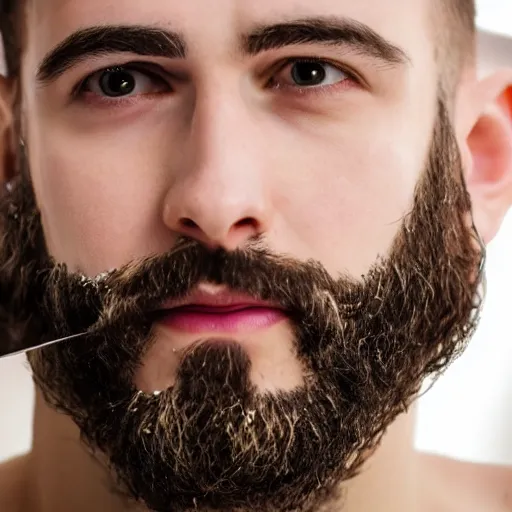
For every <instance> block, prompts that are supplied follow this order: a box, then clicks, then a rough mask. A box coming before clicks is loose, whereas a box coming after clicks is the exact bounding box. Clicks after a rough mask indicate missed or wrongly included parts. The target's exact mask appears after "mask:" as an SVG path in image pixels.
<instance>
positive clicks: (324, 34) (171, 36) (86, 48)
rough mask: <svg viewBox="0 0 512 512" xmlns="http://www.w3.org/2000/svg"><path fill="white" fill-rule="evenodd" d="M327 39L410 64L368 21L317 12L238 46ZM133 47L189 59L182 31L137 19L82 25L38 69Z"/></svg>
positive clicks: (43, 72)
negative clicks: (136, 21)
mask: <svg viewBox="0 0 512 512" xmlns="http://www.w3.org/2000/svg"><path fill="white" fill-rule="evenodd" d="M315 43H316V44H323V45H328V46H339V47H344V48H351V49H352V50H354V51H356V52H358V53H360V54H363V55H366V56H368V57H371V58H373V59H377V60H379V61H381V62H383V63H385V64H387V65H392V66H397V65H405V64H408V63H410V62H411V59H410V57H409V56H408V55H407V53H406V52H405V51H404V50H403V49H402V48H400V47H398V46H396V45H394V44H392V43H391V42H390V41H387V40H386V39H385V38H384V37H382V36H381V35H379V34H378V33H377V32H375V31H374V30H373V29H372V28H370V27H369V26H367V25H365V24H363V23H360V22H358V21H356V20H352V19H349V18H339V17H314V18H302V19H299V20H292V21H287V22H284V23H278V24H266V25H259V26H257V27H256V28H254V29H253V30H252V31H251V32H250V33H248V34H245V35H242V36H241V38H240V45H239V50H240V53H242V54H245V55H251V56H254V55H257V54H259V53H262V52H264V51H268V50H277V49H280V48H284V47H287V46H292V45H301V44H315ZM109 53H133V54H136V55H141V56H149V57H165V58H170V59H185V58H186V56H187V44H186V42H185V39H184V37H183V36H182V35H181V34H179V33H178V32H174V31H171V30H166V29H163V28H157V27H151V26H138V25H127V26H124V25H105V26H94V27H89V28H85V29H81V30H78V31H76V32H74V33H73V34H71V35H70V36H69V37H67V38H66V39H64V40H63V41H62V42H61V43H59V44H58V45H57V46H56V47H55V48H54V49H52V50H51V51H50V52H48V54H47V55H46V56H45V57H44V58H43V60H42V62H41V64H40V66H39V68H38V72H37V80H38V82H39V83H40V84H41V85H47V84H48V83H50V82H52V81H54V80H56V79H57V78H58V77H59V76H60V75H62V74H63V73H65V72H66V71H67V70H69V69H70V68H72V67H73V66H75V65H76V64H78V63H79V62H81V61H83V60H84V59H86V58H87V57H91V56H100V55H105V54H109Z"/></svg>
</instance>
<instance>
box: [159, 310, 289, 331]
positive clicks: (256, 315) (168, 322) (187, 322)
mask: <svg viewBox="0 0 512 512" xmlns="http://www.w3.org/2000/svg"><path fill="white" fill-rule="evenodd" d="M285 318H286V315H285V314H284V313H283V311H280V310H279V309H274V308H266V307H247V308H243V309H238V310H234V311H222V310H220V308H219V310H218V311H216V310H215V308H205V309H204V310H202V309H201V308H194V309H191V310H187V309H186V308H178V309H176V310H171V311H169V312H168V313H166V314H164V315H163V316H162V317H161V318H160V319H159V321H160V323H162V324H163V325H165V326H167V327H171V328H173V329H176V330H179V331H185V332H188V333H192V334H199V333H204V332H223V333H236V332H249V331H255V330H258V329H264V328H268V327H271V326H272V325H274V324H276V323H278V322H280V321H282V320H284V319H285Z"/></svg>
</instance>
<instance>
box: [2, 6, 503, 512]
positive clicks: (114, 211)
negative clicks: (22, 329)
mask: <svg viewBox="0 0 512 512" xmlns="http://www.w3.org/2000/svg"><path fill="white" fill-rule="evenodd" d="M429 6H430V2H429V1H427V0H414V1H411V0H395V1H394V2H393V3H392V5H388V4H383V3H382V2H379V1H377V0H364V1H360V2H357V3H356V2H349V1H348V0H319V1H317V2H314V3H313V4H312V3H311V2H307V1H306V0H297V1H294V2H292V1H291V0H282V1H280V2H279V3H278V5H276V3H275V2H271V1H267V0H262V1H259V2H258V3H257V4H256V3H254V2H249V1H243V2H235V1H233V0H220V1H217V2H215V3H212V2H207V1H203V0H194V1H188V2H169V1H164V0H155V1H153V2H151V3H150V4H148V5H145V4H142V3H141V2H137V1H136V0H120V1H118V2H115V3H110V4H109V3H104V2H101V1H92V0H91V1H88V2H79V1H77V0H45V1H43V0H34V1H33V2H32V4H31V5H30V6H29V8H28V10H27V40H26V50H25V53H24V56H23V66H22V106H23V110H22V124H23V137H24V139H25V140H26V141H27V146H28V147H29V152H28V153H29V154H28V157H29V161H30V166H31V172H32V179H33V182H34V186H35V190H36V194H37V199H38V203H39V205H40V208H41V212H42V221H43V226H44V230H45V235H46V240H47V243H48V248H49V251H50V253H51V254H52V255H53V256H54V257H55V258H56V259H57V260H58V261H63V262H66V263H67V264H68V265H69V267H70V268H71V269H73V270H80V271H82V272H84V273H85V274H87V275H91V276H92V275H95V274H98V273H100V272H103V271H105V270H107V269H110V268H113V267H118V266H120V265H122V264H124V263H126V262H128V261H130V260H132V259H134V258H140V257H143V256H146V255H148V254H150V253H161V252H165V251H167V250H169V248H170V247H172V246H173V245H174V244H175V242H176V240H177V239H178V237H179V236H180V235H187V236H189V237H192V238H194V239H196V240H198V241H200V242H202V243H204V244H206V245H210V246H212V247H215V246H221V247H224V248H226V249H234V248H237V247H241V246H243V245H244V244H245V243H247V241H248V240H249V239H250V238H252V237H254V236H255V235H263V236H264V237H265V240H266V242H267V243H268V245H269V246H270V247H271V248H272V249H273V250H275V251H278V252H284V253H287V254H291V255H292V256H293V257H295V258H298V259H301V260H306V259H308V258H314V259H317V260H320V261H321V262H322V263H323V264H324V266H325V267H326V268H327V269H328V271H329V272H330V273H331V274H332V275H336V274H337V273H339V272H345V271H346V272H348V273H349V274H351V275H354V276H358V275H360V274H362V273H364V272H366V271H367V270H368V269H369V267H370V265H371V264H372V263H373V262H374V261H375V259H376V258H377V256H378V255H379V254H385V253H386V252H387V251H388V249H389V246H390V244H391V242H392V240H393V237H394V236H395V234H396V231H397V226H398V221H399V220H400V219H401V218H402V216H403V215H404V213H406V212H407V210H408V208H409V206H410V203H411V199H412V195H413V191H414V187H415V185H416V183H417V181H418V177H419V174H420V172H421V171H422V170H423V168H424V164H425V158H426V155H427V151H428V147H429V140H430V136H431V133H432V129H433V125H434V122H435V106H436V98H437V96H436V95H437V83H438V78H439V69H438V65H437V63H436V60H435V52H434V45H433V42H432V29H431V27H430V25H429V20H430V12H429ZM333 14H336V15H339V16H347V17H349V18H353V19H355V20H358V21H360V22H363V23H365V24H367V25H369V26H370V27H371V28H372V29H374V30H375V31H377V32H378V33H379V34H380V35H382V36H383V37H385V38H386V39H388V40H390V41H391V42H392V43H393V44H395V45H397V46H400V47H401V48H403V49H404V50H405V51H406V52H407V54H408V55H409V58H410V61H411V64H409V65H407V66H402V67H400V66H398V67H390V66H387V67H384V66H382V65H379V64H376V63H375V62H374V61H372V60H371V59H369V58H367V57H361V56H360V55H357V54H355V53H353V52H352V53H351V52H347V53H345V52H340V50H339V49H335V48H324V47H321V46H320V45H309V44H306V45H301V46H296V47H290V48H284V49H281V50H278V51H270V52H267V53H263V54H261V55H258V56H256V57H244V58H241V57H238V56H237V55H236V54H235V53H234V49H235V44H236V38H237V36H238V34H239V33H240V32H245V31H248V30H250V29H251V28H252V27H253V26H254V25H255V24H259V23H262V22H272V23H275V22H281V21H283V20H287V19H290V18H300V17H303V16H321V15H333ZM155 20H159V23H160V25H161V26H163V27H165V28H168V26H169V25H172V27H173V28H176V29H178V30H179V31H180V32H181V33H182V34H183V35H184V37H185V38H186V40H187V42H188V44H189V46H190V55H189V57H188V58H187V59H186V60H182V61H172V60H170V59H165V58H147V59H142V60H147V61H148V62H151V63H155V64H158V65H160V66H162V67H163V68H164V69H165V70H167V71H168V72H169V73H174V74H177V73H179V74H180V76H182V77H183V80H180V81H174V80H172V79H171V80H169V83H170V85H172V86H174V87H175V92H174V93H172V94H170V93H163V92H162V90H161V86H159V85H158V83H157V84H151V82H146V83H148V87H149V89H148V90H147V91H145V92H157V91H158V92H159V94H152V95H150V94H147V95H142V94H141V95H140V96H137V97H136V98H135V99H134V101H133V103H130V104H128V103H125V104H124V105H120V106H118V107H114V105H113V104H111V105H110V106H108V107H107V106H106V105H104V104H101V103H100V102H99V101H98V99H97V98H95V97H93V95H91V94H88V95H85V96H83V97H82V98H81V99H78V98H76V99H74V100H71V98H70V93H71V90H72V88H73V87H74V86H75V85H76V84H77V83H78V82H80V81H81V80H82V79H84V78H85V77H86V76H87V75H89V74H91V73H94V72H95V71H98V70H100V69H102V68H105V67H109V66H112V65H119V64H123V63H126V62H130V60H132V58H133V56H132V57H130V56H129V55H128V56H127V55H108V56H103V57H101V58H95V59H88V60H86V61H84V62H82V63H81V64H80V65H78V66H76V67H74V68H73V69H71V70H69V71H68V72H66V73H65V74H63V75H62V76H61V77H60V78H59V79H58V80H57V81H55V82H54V83H52V84H51V85H49V86H48V87H37V84H36V81H35V78H34V77H35V72H36V69H37V66H38V65H39V63H40V62H41V60H42V59H43V58H44V56H45V54H46V53H47V52H48V51H49V50H50V49H51V48H52V47H54V46H55V45H56V44H58V43H59V42H60V41H61V40H63V39H64V38H66V37H67V36H68V35H69V34H70V33H72V32H73V31H74V30H77V29H78V28H83V27H86V26H90V25H98V24H102V23H110V24H135V23H136V24H148V25H151V24H154V23H155ZM311 56H317V57H321V58H322V59H325V60H327V61H329V62H332V63H333V64H335V65H337V64H339V65H341V66H348V67H349V69H353V70H355V71H356V72H357V73H358V74H360V75H362V76H363V77H364V79H365V83H366V85H364V86H363V85H361V84H358V83H356V82H354V81H352V80H350V79H349V80H346V81H344V82H343V83H338V85H337V86H332V87H330V88H328V87H324V88H323V90H322V92H321V93H320V94H315V93H314V92H309V93H307V94H304V95H300V94H298V93H297V92H296V91H294V89H293V85H291V82H290V76H289V67H288V68H285V67H283V68H282V69H280V71H279V72H278V73H276V74H274V76H275V78H276V80H279V81H280V83H282V84H283V86H282V87H281V88H280V89H277V90H269V89H268V88H265V86H264V81H263V80H262V79H261V78H260V79H258V73H261V72H263V73H264V74H265V73H266V75H265V76H267V77H268V76H269V73H270V71H269V70H270V69H271V68H272V66H273V65H275V64H276V63H278V62H280V61H282V60H283V59H285V58H289V57H311ZM137 60H141V58H140V57H137ZM213 63H215V65H214V66H213V65H212V64H213ZM330 69H332V72H333V73H334V74H333V75H332V76H334V80H333V81H338V80H340V79H341V78H343V76H342V75H339V73H338V74H337V72H336V71H335V68H330ZM287 70H288V73H287V72H286V71H287ZM511 83H512V74H511V73H510V72H509V71H506V70H504V71H500V72H498V73H496V74H494V75H493V76H491V77H489V78H486V79H485V80H483V81H480V82H478V81H476V78H475V77H474V73H473V72H472V70H471V69H467V70H466V72H465V73H464V76H463V80H462V82H461V84H460V86H459V87H458V88H457V91H456V95H455V100H454V103H453V105H452V106H453V119H452V122H453V125H454V127H455V129H456V133H457V137H458V142H459V147H460V150H461V153H462V156H463V161H464V167H465V169H466V181H467V185H468V190H469V192H470V194H471V198H472V201H473V213H474V218H475V222H476V225H477V228H478V230H479V232H480V234H481V235H482V237H483V239H484V241H485V242H486V243H488V242H489V241H491V240H492V238H493V237H494V235H495V234H496V232H497V230H498V229H499V226H500V224H501V221H502V219H503V216H504V214H505V213H506V211H507V209H508V208H509V206H510V204H511V203H512V142H511V141H512V122H511V121H512V114H511V113H512V99H511V94H510V84H511ZM285 84H288V85H287V86H286V85H285ZM1 85H2V87H1V90H2V98H3V102H2V112H3V120H4V127H5V137H4V150H5V151H6V152H8V151H9V150H10V149H11V150H12V147H11V140H12V130H10V128H11V120H12V116H11V114H10V107H11V106H12V97H13V94H12V91H13V89H14V88H15V84H14V83H12V82H9V81H7V80H4V81H2V84H1ZM317 90H318V89H317ZM412 121H413V122H412ZM226 134H229V136H226ZM268 148H272V149H271V151H269V149H268ZM299 148H300V150H299ZM312 169H314V170H315V171H314V172H312V171H311V170H312ZM184 219H191V220H193V222H194V224H193V227H191V224H190V223H186V222H183V220H184ZM242 220H243V222H241V221H242ZM333 224H334V225H335V226H336V229H333V228H332V226H333ZM362 234H364V236H362ZM112 240H116V243H115V244H114V243H112ZM348 248H349V249H348ZM172 334H173V335H172V340H173V341H172V344H171V343H170V342H169V338H170V337H171V336H170V333H169V332H164V331H162V332H160V333H159V339H160V341H161V342H160V343H156V344H155V347H154V350H153V351H152V352H150V353H149V355H148V357H147V359H146V360H145V361H144V365H143V367H142V369H141V370H140V372H139V374H138V377H137V380H138V385H139V386H140V387H141V388H147V389H160V388H161V387H163V386H168V385H170V384H171V383H172V382H173V372H172V371H169V367H170V366H169V364H166V361H169V360H170V359H171V354H170V352H172V348H176V347H182V346H184V345H187V344H188V343H190V342H191V341H193V340H190V339H188V338H187V336H186V335H183V334H177V333H172ZM166 339H167V341H166ZM245 339H246V340H247V339H249V341H248V342H247V341H246V343H247V345H248V347H249V348H248V353H249V356H250V358H251V362H252V364H253V375H252V379H253V381H254V382H255V384H256V385H257V386H258V387H259V388H260V389H261V390H269V391H274V390H276V389H292V388H293V387H295V386H297V385H298V384H299V383H300V376H301V372H300V367H299V366H298V362H297V361H296V359H295V358H294V357H293V355H292V351H291V334H290V330H289V326H288V325H287V324H286V323H282V324H278V325H275V326H274V327H272V328H270V329H268V330H267V331H266V332H264V333H263V334H262V333H259V335H258V344H254V345H251V343H250V341H251V340H250V336H249V338H247V337H245ZM173 344H174V345H173ZM35 418H36V419H35V442H34V451H33V454H32V455H31V456H30V457H31V458H29V459H27V460H28V461H29V462H30V464H28V465H27V467H30V468H32V469H31V473H30V476H27V475H29V473H27V472H26V471H25V470H20V474H22V475H23V482H25V479H28V481H29V482H30V484H29V485H30V486H32V489H33V490H34V496H37V498H39V499H34V503H30V504H25V505H26V507H27V508H20V510H37V511H38V512H39V511H40V512H46V511H49V510H52V511H57V510H77V511H81V510H86V509H87V510H91V509H93V510H122V509H123V508H122V503H121V501H120V500H118V499H117V498H116V497H115V496H113V495H111V494H110V493H109V492H108V489H107V488H105V487H103V485H102V482H103V475H102V474H101V472H100V471H99V470H98V469H97V468H96V466H95V464H94V463H93V462H92V461H91V460H90V459H89V458H88V456H87V455H86V453H85V451H83V450H82V449H81V447H80V445H79V443H78V441H77V439H78V432H77V431H76V429H75V427H74V426H73V425H72V423H71V421H70V420H69V419H68V418H66V417H62V416H60V415H57V413H55V412H53V411H52V410H50V409H49V408H48V407H46V405H45V404H44V403H43V401H42V400H41V399H40V398H38V401H37V406H36V417H35ZM411 424H412V416H404V417H402V418H401V419H400V420H399V421H398V422H397V423H396V424H395V425H393V426H392V427H391V429H390V431H389V433H388V434H387V436H386V438H385V440H384V442H383V444H382V446H381V448H380V450H379V451H378V452H377V453H376V454H375V455H374V457H373V458H372V464H371V467H369V468H368V470H367V471H366V472H364V473H363V475H362V476H361V477H359V478H358V479H355V480H354V481H353V482H352V484H351V485H350V486H349V487H348V494H347V500H346V503H345V507H344V509H343V510H347V511H349V512H364V511H367V510H375V509H376V508H375V507H377V506H378V507H379V510H382V511H387V510H393V511H396V512H401V511H402V510H403V511H405V510H407V511H410V510H413V511H414V510H416V509H415V508H414V507H415V506H416V505H415V504H414V502H415V498H414V496H415V491H416V483H415V476H416V475H417V473H416V469H415V468H416V464H417V461H416V460H414V457H413V456H412V448H411V443H408V439H409V440H410V439H411V436H410V432H411ZM63 437H67V438H71V439H73V440H75V441H74V442H72V443H70V445H69V446H63V445H62V442H61V440H62V438H63ZM41 439H44V440H45V441H44V443H43V442H42V441H41ZM50 459H51V462H50ZM70 461H73V464H69V462H70ZM49 464H52V466H49ZM61 464H62V468H63V467H66V468H68V467H69V466H71V467H72V468H74V469H72V470H70V471H69V472H68V473H67V470H66V471H63V474H60V475H59V468H61ZM43 467H44V468H49V467H52V468H53V469H54V470H53V471H49V470H48V469H46V470H45V471H43V470H42V468H43ZM62 468H61V469H62ZM390 468H393V473H392V474H390ZM39 469H40V471H39ZM43 473H44V474H43ZM52 475H53V476H52ZM68 478H69V480H68ZM76 482H79V484H78V486H77V485H76ZM378 482H388V483H389V485H387V486H386V485H384V486H383V485H382V483H380V485H378V484H377V483H378ZM71 483H72V484H71ZM71 488H72V489H73V492H70V490H69V489H71ZM368 488H372V489H375V492H373V493H368V492H367V490H368ZM365 491H366V492H365ZM81 492H83V494H84V496H89V497H90V496H91V495H92V494H93V492H94V496H95V498H88V500H91V499H95V500H97V501H95V505H94V506H92V507H91V505H92V504H91V502H90V501H88V502H84V500H83V498H82V499H80V495H81ZM18 503H19V502H18ZM58 507H62V508H58ZM81 507H82V508H81ZM83 507H85V508H83ZM340 507H341V504H340Z"/></svg>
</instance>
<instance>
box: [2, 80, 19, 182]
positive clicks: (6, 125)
mask: <svg viewBox="0 0 512 512" xmlns="http://www.w3.org/2000/svg"><path fill="white" fill-rule="evenodd" d="M14 93H15V85H14V83H13V82H12V80H10V79H8V78H6V77H4V76H1V75H0V185H1V184H3V183H5V182H6V181H9V180H10V179H11V178H12V177H13V174H14V169H15V166H14V155H15V152H14V148H15V147H16V146H15V144H16V142H15V132H14V123H13V105H14Z"/></svg>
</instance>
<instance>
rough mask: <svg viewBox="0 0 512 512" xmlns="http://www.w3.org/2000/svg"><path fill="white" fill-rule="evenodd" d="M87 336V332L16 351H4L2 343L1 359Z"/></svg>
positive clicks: (0, 347) (0, 345) (0, 346)
mask: <svg viewBox="0 0 512 512" xmlns="http://www.w3.org/2000/svg"><path fill="white" fill-rule="evenodd" d="M85 334H87V332H81V333H79V334H73V335H71V336H66V337H65V338H59V339H57V340H52V341H45V342H44V343H39V344H38V345H33V346H31V347H26V348H23V349H21V350H15V351H6V350H2V344H1V343H0V359H2V358H4V357H11V356H16V355H18V354H25V353H26V352H30V351H31V350H38V349H40V348H44V347H49V346H50V345H54V344H55V343H60V342H61V341H67V340H72V339H74V338H79V337H81V336H84V335H85Z"/></svg>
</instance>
